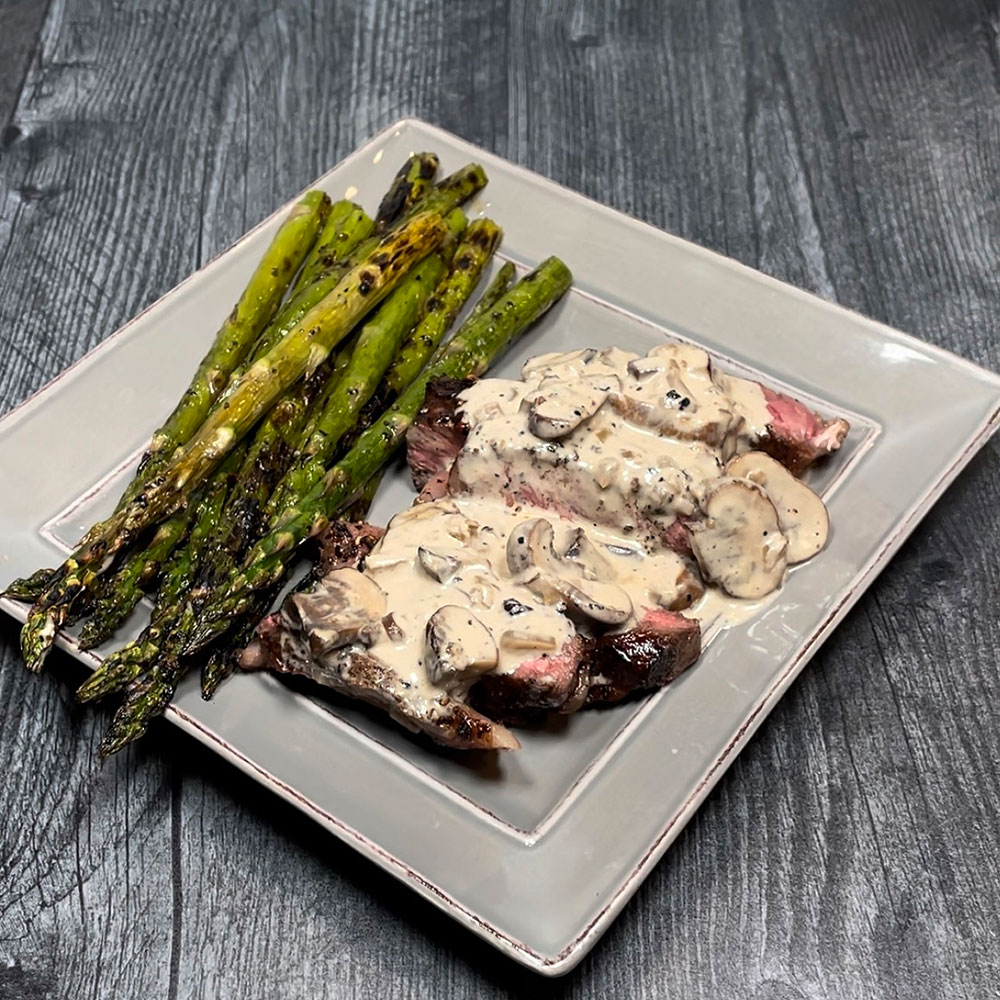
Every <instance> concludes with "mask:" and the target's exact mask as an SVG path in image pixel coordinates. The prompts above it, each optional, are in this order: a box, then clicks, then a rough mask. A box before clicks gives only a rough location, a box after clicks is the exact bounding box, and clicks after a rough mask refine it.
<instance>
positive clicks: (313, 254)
mask: <svg viewBox="0 0 1000 1000" xmlns="http://www.w3.org/2000/svg"><path fill="white" fill-rule="evenodd" d="M374 228H375V223H374V222H373V221H372V220H371V219H370V218H369V217H368V215H367V214H366V212H365V210H364V209H363V208H362V207H361V206H360V205H355V204H354V202H353V201H336V202H334V203H333V206H332V207H331V208H330V214H329V215H328V216H327V219H326V225H325V226H323V231H322V232H321V233H320V234H319V237H318V239H317V240H316V242H315V243H314V244H313V248H312V250H310V251H309V256H308V257H306V261H305V263H304V264H303V265H302V270H301V271H300V272H299V276H298V278H296V279H295V285H294V286H293V288H292V297H293V298H294V297H295V296H296V295H298V294H299V293H301V292H302V291H303V290H304V289H306V288H308V287H309V286H310V285H312V284H314V283H315V282H317V281H319V280H320V279H321V278H323V277H324V276H326V275H327V274H329V273H330V272H331V271H333V270H334V269H335V268H338V267H340V266H341V265H342V264H343V263H344V261H345V260H346V259H347V256H348V254H350V253H351V251H352V250H354V248H355V247H356V246H357V245H358V244H359V243H360V242H361V241H362V240H365V239H367V238H368V237H369V236H370V235H371V233H372V231H373V229H374Z"/></svg>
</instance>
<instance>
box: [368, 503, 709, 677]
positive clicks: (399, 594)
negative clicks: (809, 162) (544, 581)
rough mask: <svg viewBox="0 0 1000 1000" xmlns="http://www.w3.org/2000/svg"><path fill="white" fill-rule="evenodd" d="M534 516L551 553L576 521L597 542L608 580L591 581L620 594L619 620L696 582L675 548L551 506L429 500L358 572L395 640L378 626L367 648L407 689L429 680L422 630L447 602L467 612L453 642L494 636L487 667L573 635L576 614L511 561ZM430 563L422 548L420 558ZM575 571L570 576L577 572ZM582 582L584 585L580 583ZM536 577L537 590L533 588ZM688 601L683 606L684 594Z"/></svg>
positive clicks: (505, 664) (551, 647)
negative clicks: (484, 633)
mask: <svg viewBox="0 0 1000 1000" xmlns="http://www.w3.org/2000/svg"><path fill="white" fill-rule="evenodd" d="M538 519H542V520H545V521H546V522H547V523H549V524H551V525H552V528H553V529H554V531H553V535H554V539H553V549H554V551H555V552H556V553H557V554H561V553H563V552H565V551H566V549H567V548H568V547H569V545H570V542H571V540H573V536H574V535H575V533H576V532H577V531H578V529H580V528H582V529H583V531H584V532H585V535H586V537H587V539H589V540H590V541H591V542H592V543H594V545H595V546H596V547H597V548H598V549H599V558H600V559H601V560H602V561H603V563H604V567H602V568H606V571H607V572H608V576H609V577H610V578H609V579H605V580H603V581H593V582H595V583H599V584H600V585H601V586H604V587H606V586H608V585H609V584H610V585H612V586H613V587H614V588H615V589H616V590H618V591H619V592H620V595H621V596H620V597H619V598H618V600H619V601H620V603H621V607H622V609H623V610H624V611H625V617H624V620H623V621H622V623H621V624H620V626H618V627H620V628H629V627H631V626H633V625H635V624H636V623H637V622H638V620H639V618H640V617H641V616H642V612H643V608H648V607H656V606H658V605H659V604H660V603H664V604H668V603H672V602H673V601H675V600H677V599H683V595H684V594H685V592H686V589H687V588H689V587H690V585H691V583H692V582H693V578H692V577H691V574H690V571H689V570H688V568H687V566H686V564H685V562H684V560H683V559H682V558H681V557H680V556H678V555H677V554H676V553H675V552H672V551H670V550H669V549H662V550H660V551H659V552H656V553H647V552H645V551H644V550H643V549H642V548H641V547H640V546H639V545H637V544H636V542H635V541H634V540H630V539H627V538H625V537H623V536H621V535H619V534H616V533H614V532H612V531H610V530H609V529H607V528H604V527H601V526H599V525H596V524H593V523H587V522H582V523H581V522H580V521H575V522H570V521H564V520H562V519H560V518H558V517H555V516H554V515H553V514H552V513H551V512H550V511H545V510H542V509H533V508H531V507H527V506H522V505H517V506H514V507H508V506H506V505H505V504H504V503H503V502H502V501H498V500H496V499H493V498H482V497H476V496H456V497H449V498H447V499H444V500H435V501H432V502H429V503H422V504H417V505H416V506H414V507H411V508H409V509H408V510H405V511H402V512H401V513H399V514H397V515H396V516H395V517H394V518H393V519H392V520H391V521H390V522H389V527H388V530H387V531H386V534H385V536H384V537H383V538H382V540H381V542H379V544H378V546H377V547H376V548H375V550H374V551H373V552H372V553H371V555H369V556H368V558H367V560H366V561H365V575H366V576H368V577H370V578H371V579H372V580H374V582H375V583H377V584H378V586H379V587H380V588H381V589H382V590H383V592H384V593H385V595H386V606H387V608H390V609H392V615H393V620H394V621H393V624H394V625H395V626H396V629H397V630H398V631H396V638H395V640H393V639H392V638H391V637H390V635H389V631H388V630H382V633H381V634H380V635H379V636H378V638H377V639H376V641H375V642H374V644H373V645H372V646H371V647H370V648H369V652H370V653H371V654H372V655H374V656H376V657H377V658H378V659H379V660H381V661H382V662H383V663H386V664H388V665H390V666H391V667H393V669H394V670H395V671H396V672H397V673H398V674H399V675H400V677H402V678H403V679H405V680H406V681H407V683H408V684H410V685H411V686H412V687H413V689H415V690H416V689H421V690H422V691H423V693H425V694H426V693H428V692H427V690H426V688H427V685H429V684H430V683H431V682H430V679H429V677H428V672H427V666H428V664H427V656H428V653H429V650H428V648H427V644H426V642H425V629H426V626H427V623H428V621H429V620H430V618H431V616H432V615H433V614H434V613H435V611H437V609H439V608H441V607H443V606H450V605H458V606H461V607H463V608H467V609H468V611H469V617H468V618H466V619H457V620H456V621H455V622H454V623H453V624H454V626H455V628H454V633H455V636H454V637H455V641H456V643H460V644H462V645H465V646H471V645H473V644H474V643H476V641H477V635H476V634H477V633H478V631H479V629H478V625H480V624H481V625H483V626H485V627H486V629H487V630H488V631H489V633H490V634H491V635H492V636H493V639H494V642H495V644H496V646H497V659H496V662H495V663H494V664H491V665H490V666H489V667H487V669H493V670H496V671H498V672H501V673H504V672H509V671H512V670H514V669H515V668H516V667H517V665H518V664H520V663H522V662H524V661H525V660H528V659H535V658H536V657H540V658H547V657H548V656H549V655H550V654H552V653H555V652H557V651H558V650H559V649H560V648H562V646H563V645H564V644H565V643H566V642H567V641H568V640H570V639H572V638H573V637H574V636H575V635H576V628H575V627H574V624H573V622H572V621H571V620H570V619H569V618H568V617H567V616H566V615H565V614H562V613H561V612H560V611H559V610H558V609H557V607H556V605H555V604H554V603H553V604H546V603H544V601H543V600H542V599H540V597H539V594H538V592H537V583H536V580H535V579H534V578H531V579H530V582H525V576H526V575H524V574H518V575H515V574H514V573H512V572H511V570H510V567H509V565H508V556H507V549H508V542H509V541H510V539H511V536H512V534H515V532H516V529H520V528H521V527H522V526H524V525H525V524H527V523H528V522H531V521H533V520H538ZM522 535H523V532H521V533H520V534H519V535H516V536H515V537H521V536H522ZM421 550H423V552H424V553H428V554H430V555H431V557H432V558H434V559H435V560H436V561H435V562H434V567H435V571H436V572H437V574H438V576H440V577H441V579H440V580H439V579H438V578H437V577H436V576H434V575H432V574H431V573H429V572H428V571H427V570H426V569H425V568H424V565H423V563H422V561H421ZM428 561H429V560H428V559H427V557H426V556H425V558H424V560H423V562H428ZM559 562H560V563H565V565H566V570H567V575H570V571H571V570H573V571H575V567H574V565H573V563H572V560H569V559H565V560H564V559H560V560H559ZM439 566H440V567H443V568H442V569H439V568H438V567H439ZM572 575H573V576H577V574H576V573H575V572H573V573H572ZM580 575H582V574H580ZM527 576H529V577H530V574H527ZM581 583H582V586H583V588H584V589H585V590H586V589H587V586H586V583H587V582H586V581H582V582H581ZM533 584H534V585H535V587H536V589H532V585H533ZM694 596H697V594H695V595H694ZM685 603H686V605H688V606H689V605H690V601H685ZM474 679H475V676H474V672H470V674H469V676H467V677H464V678H461V679H459V685H458V686H461V681H463V680H464V681H467V682H468V683H471V682H472V681H473V680H474ZM432 686H433V685H432ZM466 686H468V684H466Z"/></svg>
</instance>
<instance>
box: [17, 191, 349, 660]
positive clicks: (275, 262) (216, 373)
mask: <svg viewBox="0 0 1000 1000" xmlns="http://www.w3.org/2000/svg"><path fill="white" fill-rule="evenodd" d="M329 207H330V199H329V198H328V197H327V196H326V195H325V194H323V192H322V191H310V192H308V193H307V194H306V195H304V196H303V198H302V199H301V200H300V201H299V202H298V203H297V204H296V205H295V207H294V208H293V209H292V211H291V213H290V214H289V216H288V218H287V219H286V220H285V222H284V223H283V224H282V225H281V227H280V228H279V230H278V232H277V233H276V235H275V237H274V239H273V240H272V241H271V244H270V246H269V247H268V248H267V250H266V251H265V253H264V256H263V257H262V258H261V261H260V263H259V264H258V265H257V268H256V270H255V271H254V273H253V275H252V276H251V278H250V281H249V282H248V284H247V286H246V288H245V289H244V290H243V294H242V295H241V296H240V299H239V301H238V302H237V303H236V306H235V307H234V308H233V311H232V312H231V313H230V314H229V316H228V317H227V318H226V320H225V322H224V323H223V324H222V327H221V328H220V329H219V331H218V333H217V334H216V335H215V339H214V341H213V343H212V346H211V348H209V351H208V353H207V354H206V355H205V357H204V358H203V359H202V361H201V363H200V364H199V366H198V370H197V371H196V372H195V375H194V377H193V378H192V380H191V383H190V384H189V385H188V388H187V389H186V390H185V392H184V395H183V396H182V397H181V399H180V402H179V403H178V404H177V406H176V407H174V410H173V412H172V413H171V414H170V416H169V417H168V418H167V420H166V421H165V423H164V424H163V425H162V426H161V427H160V428H159V429H158V430H156V431H155V432H154V434H153V438H152V440H151V442H150V444H149V447H148V449H147V450H146V453H145V454H144V455H143V457H142V459H141V461H140V463H139V468H138V470H137V471H136V475H135V477H134V478H133V480H132V482H131V483H130V484H129V486H128V487H127V488H126V490H125V492H124V494H123V495H122V499H121V501H120V502H119V509H120V508H121V507H122V506H123V505H125V504H127V503H128V502H129V501H131V500H132V498H133V497H135V495H136V494H137V493H138V492H139V491H140V489H141V488H142V485H143V483H144V482H145V481H146V480H148V479H149V478H150V477H152V476H153V475H154V474H155V473H156V471H157V470H158V469H159V468H160V467H162V466H163V465H165V464H166V463H167V462H168V461H169V459H170V457H171V455H172V454H173V452H174V450H175V449H176V448H179V447H181V446H182V445H184V444H186V443H187V442H188V441H189V440H190V439H191V437H192V436H193V435H194V433H195V432H196V431H197V430H198V428H199V427H200V426H201V423H202V421H203V420H204V419H205V416H206V415H207V413H208V412H209V410H210V409H211V407H212V404H213V403H214V401H215V400H216V399H217V398H218V396H219V394H220V393H221V392H222V390H223V389H224V388H225V386H226V382H227V379H228V377H229V375H230V374H231V373H232V372H233V371H234V370H235V369H236V368H237V367H238V366H239V365H240V363H241V362H242V361H243V359H244V357H245V356H246V355H247V353H248V352H249V351H250V349H251V348H252V347H253V345H254V343H255V341H256V340H257V338H258V337H259V335H260V334H261V331H262V330H263V328H264V327H265V325H266V324H267V323H268V321H269V320H270V319H271V317H272V315H273V314H274V311H275V309H276V308H277V306H278V304H279V303H280V302H281V299H282V297H283V296H284V294H285V291H286V290H287V289H288V286H289V284H290V283H291V281H292V278H293V277H294V276H295V272H296V271H297V270H298V268H299V265H300V264H301V263H302V261H303V259H304V258H305V256H306V254H307V253H308V252H309V249H310V247H311V246H312V244H313V241H314V240H315V238H316V234H317V232H318V231H319V229H320V227H321V226H322V225H323V220H324V219H325V218H326V216H327V213H328V211H329ZM106 527H107V522H106V521H105V522H101V523H99V524H96V525H94V526H93V527H92V528H91V529H90V531H89V532H88V533H87V535H86V536H85V537H84V539H83V541H82V542H81V543H80V545H81V547H82V546H85V545H87V544H89V542H90V541H92V540H93V539H95V538H98V537H100V535H101V534H102V533H103V531H104V530H105V529H106ZM46 573H48V577H47V579H46V585H45V586H44V587H43V586H42V583H41V581H42V580H43V578H45V577H46ZM62 578H63V571H62V569H58V570H49V571H46V570H39V571H37V572H36V573H34V574H33V575H32V576H31V577H28V578H27V579H24V580H15V581H14V582H13V583H12V584H11V585H10V586H9V587H8V588H7V591H6V594H7V596H9V597H12V598H14V599H15V600H34V601H38V600H40V599H42V598H43V597H44V596H45V595H46V593H48V592H50V591H52V590H53V589H54V588H55V589H58V588H59V587H60V585H61V583H62ZM67 617H68V611H67V613H66V614H63V615H61V616H60V624H61V623H63V622H65V620H66V618H67ZM50 627H51V623H50V622H46V625H45V629H46V630H48V629H49V628H50ZM53 634H54V633H53ZM43 656H44V653H43ZM38 666H39V667H40V666H41V664H40V663H39V664H38Z"/></svg>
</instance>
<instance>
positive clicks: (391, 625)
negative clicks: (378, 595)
mask: <svg viewBox="0 0 1000 1000" xmlns="http://www.w3.org/2000/svg"><path fill="white" fill-rule="evenodd" d="M382 627H383V628H384V629H385V634H386V635H387V636H388V637H389V638H390V639H391V640H392V641H393V642H402V641H403V640H404V639H405V638H406V633H405V632H404V631H403V629H402V626H401V625H400V624H399V622H398V621H396V616H395V615H394V614H393V613H392V612H391V611H390V612H389V613H388V614H387V615H383V617H382Z"/></svg>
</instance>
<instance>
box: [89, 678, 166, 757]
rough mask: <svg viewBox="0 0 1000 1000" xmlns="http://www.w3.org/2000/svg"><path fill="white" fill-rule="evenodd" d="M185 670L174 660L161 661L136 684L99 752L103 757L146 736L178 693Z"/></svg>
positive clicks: (101, 743)
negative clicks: (156, 719) (154, 720)
mask: <svg viewBox="0 0 1000 1000" xmlns="http://www.w3.org/2000/svg"><path fill="white" fill-rule="evenodd" d="M181 674H183V669H182V668H181V667H180V666H179V665H178V664H177V663H176V662H175V661H173V660H171V661H169V662H167V663H161V662H158V663H157V664H156V665H155V666H154V667H153V669H152V670H150V671H149V673H148V674H146V675H145V676H144V677H140V678H138V679H137V680H135V681H133V682H132V683H131V684H130V685H129V687H128V690H127V691H126V693H125V700H124V701H123V702H122V703H121V705H119V707H118V711H117V712H115V715H114V718H113V719H112V720H111V725H110V726H109V727H108V731H107V732H106V733H105V734H104V738H103V739H102V740H101V742H100V745H99V746H98V748H97V750H98V753H99V754H100V755H101V757H102V758H105V759H106V758H108V757H110V756H111V755H112V754H116V753H118V751H119V750H121V749H123V748H124V747H126V746H127V745H128V744H129V743H132V742H134V741H135V740H137V739H140V738H141V737H142V736H145V735H146V730H147V729H148V728H149V724H150V722H152V721H153V719H155V718H156V717H157V716H159V715H162V714H163V712H164V711H165V709H166V707H167V705H169V704H170V700H171V699H172V698H173V696H174V692H175V691H176V690H177V685H178V683H179V682H180V675H181Z"/></svg>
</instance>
